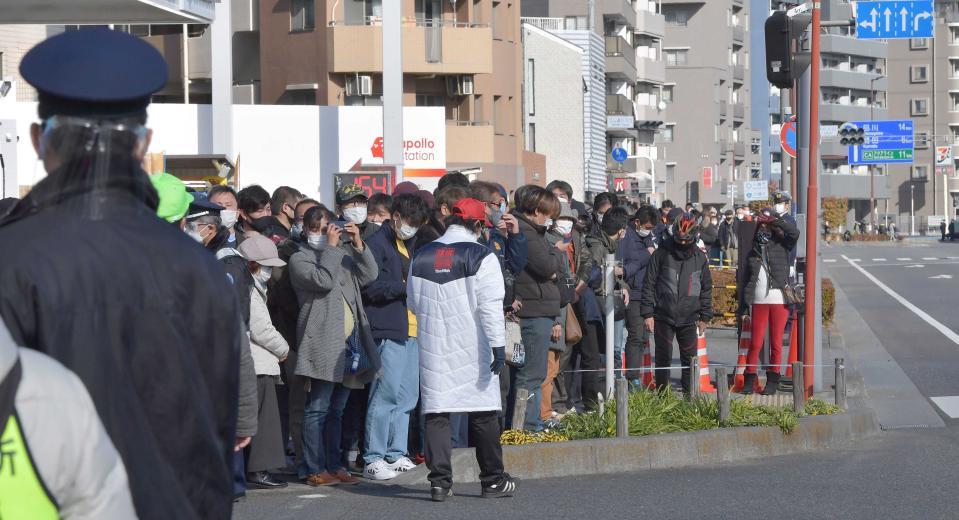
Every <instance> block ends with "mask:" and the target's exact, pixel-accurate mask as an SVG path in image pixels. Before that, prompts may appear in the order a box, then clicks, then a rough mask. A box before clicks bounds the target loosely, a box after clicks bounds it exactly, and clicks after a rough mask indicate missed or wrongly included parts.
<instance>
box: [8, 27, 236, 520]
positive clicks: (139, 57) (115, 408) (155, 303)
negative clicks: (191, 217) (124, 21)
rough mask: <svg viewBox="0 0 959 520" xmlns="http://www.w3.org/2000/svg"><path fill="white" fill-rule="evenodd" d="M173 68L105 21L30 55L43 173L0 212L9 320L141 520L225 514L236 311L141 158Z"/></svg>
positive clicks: (25, 72) (34, 132)
mask: <svg viewBox="0 0 959 520" xmlns="http://www.w3.org/2000/svg"><path fill="white" fill-rule="evenodd" d="M166 70H167V68H166V63H165V62H164V61H163V57H162V56H160V54H159V53H158V52H157V51H156V50H155V49H154V48H153V47H151V46H150V45H149V44H147V43H145V42H143V41H141V40H139V39H137V38H135V37H133V36H130V35H127V34H124V33H120V32H115V31H110V30H106V29H90V30H81V31H72V32H67V33H63V34H60V35H58V36H54V37H52V38H49V39H47V40H45V41H43V42H41V43H40V44H38V45H37V46H36V47H34V48H33V49H31V50H30V52H28V53H27V54H26V55H25V56H24V58H23V60H22V62H21V65H20V73H21V75H22V76H23V78H24V79H25V80H26V81H27V82H28V83H30V84H31V85H33V86H34V87H35V88H36V89H37V91H38V94H39V103H38V112H39V120H40V121H39V123H36V124H34V125H33V126H32V127H31V129H30V134H31V138H32V141H33V145H34V148H35V149H36V150H37V153H38V155H39V157H40V159H41V160H42V161H43V165H44V168H45V169H46V171H47V173H48V176H47V177H46V178H44V179H43V180H42V181H40V182H39V183H37V185H36V186H34V188H33V190H32V191H31V192H30V193H29V194H28V195H27V196H26V197H25V198H24V199H23V200H22V201H20V202H19V203H18V204H17V206H16V208H14V210H13V211H12V213H10V214H9V215H8V216H7V217H5V218H4V219H3V220H2V221H0V250H2V251H4V261H3V262H2V263H0V318H2V319H3V321H4V322H5V324H6V326H7V327H8V328H9V329H10V332H11V335H12V336H13V339H14V340H15V341H16V342H17V343H19V344H20V345H23V346H25V347H27V348H31V349H36V350H39V351H41V352H44V353H46V354H47V355H49V356H51V357H53V358H54V359H56V360H58V361H60V362H61V363H63V365H65V366H66V367H67V368H68V369H70V370H72V371H73V372H74V373H75V374H76V375H77V376H79V378H80V380H81V381H83V383H84V384H85V386H86V388H87V390H88V391H89V393H90V396H91V397H92V399H93V403H94V405H95V406H96V409H97V413H98V414H99V416H100V419H101V420H102V422H103V425H104V427H105V428H106V431H107V433H108V434H109V436H110V438H111V440H112V441H113V444H114V445H115V446H116V449H117V451H118V452H119V454H120V457H121V458H122V460H123V463H124V466H125V467H126V469H127V472H128V475H129V481H130V489H131V492H132V496H133V502H134V506H135V507H136V512H137V515H138V516H139V518H157V519H160V518H162V519H170V518H177V519H194V518H203V519H227V518H229V517H230V514H231V508H232V497H233V494H232V489H231V467H232V460H233V451H234V444H235V437H234V430H235V427H236V414H237V411H236V410H237V403H236V399H237V375H238V371H239V369H238V356H239V349H240V345H241V333H242V332H241V330H242V328H241V321H240V317H239V316H240V310H239V306H238V304H237V300H236V296H235V295H234V292H233V289H232V288H231V286H230V282H229V281H228V279H227V277H226V274H225V273H224V271H223V267H222V266H221V265H219V264H218V263H217V261H216V259H215V258H214V257H213V255H211V254H210V253H209V252H208V251H206V250H204V249H203V247H202V246H201V245H199V244H197V243H196V242H195V241H194V240H193V239H191V238H190V237H189V236H187V235H186V234H185V233H184V232H183V231H182V230H181V229H180V227H179V226H178V225H171V224H170V223H168V222H165V221H163V220H161V219H159V218H157V216H156V209H157V204H158V197H157V193H156V191H155V190H154V189H153V187H152V186H151V183H150V181H149V179H148V177H147V174H146V173H145V172H144V171H143V170H142V169H141V167H140V163H141V160H142V158H143V155H144V154H145V152H146V151H147V148H148V146H149V144H150V137H151V133H150V130H149V129H147V127H146V126H145V124H146V108H147V105H148V104H149V101H150V95H151V94H153V93H154V92H156V91H158V90H160V88H162V87H163V86H164V85H165V84H166V78H167V74H166ZM37 449H40V450H42V449H44V448H43V447H42V446H41V447H38V448H37Z"/></svg>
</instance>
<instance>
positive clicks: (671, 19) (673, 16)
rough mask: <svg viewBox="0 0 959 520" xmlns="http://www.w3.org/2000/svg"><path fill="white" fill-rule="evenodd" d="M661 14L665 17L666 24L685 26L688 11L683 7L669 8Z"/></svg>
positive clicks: (687, 20) (687, 21)
mask: <svg viewBox="0 0 959 520" xmlns="http://www.w3.org/2000/svg"><path fill="white" fill-rule="evenodd" d="M663 7H665V6H663ZM663 15H664V17H665V18H666V25H675V26H679V27H685V26H686V25H687V24H688V23H689V12H687V11H686V10H685V9H675V8H671V9H669V10H667V11H665V12H664V13H663Z"/></svg>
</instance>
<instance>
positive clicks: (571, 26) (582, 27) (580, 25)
mask: <svg viewBox="0 0 959 520" xmlns="http://www.w3.org/2000/svg"><path fill="white" fill-rule="evenodd" d="M563 28H564V29H566V30H567V31H586V30H588V29H589V27H587V26H586V17H585V16H567V17H565V18H563Z"/></svg>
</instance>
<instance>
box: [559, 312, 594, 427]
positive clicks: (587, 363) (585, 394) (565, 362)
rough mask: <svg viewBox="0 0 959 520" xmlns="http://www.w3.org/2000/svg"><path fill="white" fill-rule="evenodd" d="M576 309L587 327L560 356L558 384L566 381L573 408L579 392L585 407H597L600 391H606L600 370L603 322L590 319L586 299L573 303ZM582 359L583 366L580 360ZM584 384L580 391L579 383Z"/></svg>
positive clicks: (567, 393) (577, 315)
mask: <svg viewBox="0 0 959 520" xmlns="http://www.w3.org/2000/svg"><path fill="white" fill-rule="evenodd" d="M573 311H574V312H575V314H576V319H577V320H579V325H580V328H581V329H582V330H583V339H582V340H580V342H579V343H577V344H576V345H573V346H572V347H569V346H567V347H566V350H565V351H564V352H563V355H562V356H560V360H559V363H560V367H559V370H560V373H559V376H557V385H563V386H564V387H565V388H566V399H567V400H566V407H567V408H569V409H570V410H572V409H573V407H574V406H575V405H576V404H577V403H576V402H575V401H576V396H577V395H578V396H580V397H581V398H582V401H583V407H585V408H586V409H587V410H595V409H596V407H597V405H598V403H597V402H596V395H597V394H600V393H602V391H603V385H602V384H601V383H600V380H599V376H600V373H599V372H598V370H599V369H600V368H602V363H601V362H600V358H599V327H600V324H598V323H595V322H592V323H587V322H586V318H585V314H584V312H583V311H584V309H583V301H582V300H580V301H579V302H578V303H576V305H573ZM577 361H579V367H577V365H576V362H577ZM577 369H578V370H583V372H579V373H568V372H566V371H567V370H577ZM577 376H578V377H577ZM577 382H579V383H580V384H581V386H580V387H579V388H578V390H580V391H579V392H577V388H576V383H577Z"/></svg>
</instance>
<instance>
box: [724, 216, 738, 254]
mask: <svg viewBox="0 0 959 520" xmlns="http://www.w3.org/2000/svg"><path fill="white" fill-rule="evenodd" d="M737 222H738V221H737V220H736V219H733V221H732V222H730V221H728V220H726V219H725V218H724V219H723V221H722V222H720V223H719V247H721V248H723V249H726V248H731V249H737V246H738V241H737V239H736V227H737V225H736V223H737Z"/></svg>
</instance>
